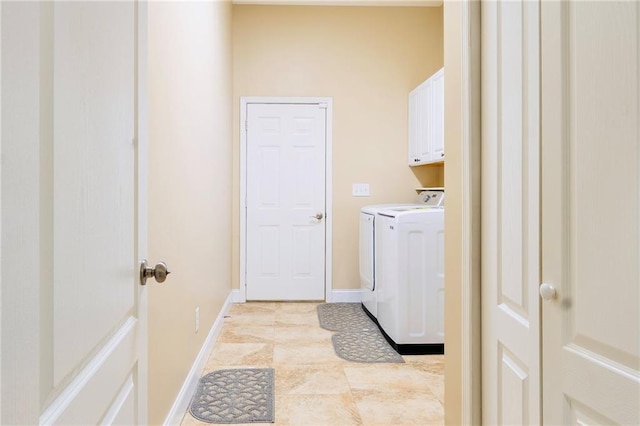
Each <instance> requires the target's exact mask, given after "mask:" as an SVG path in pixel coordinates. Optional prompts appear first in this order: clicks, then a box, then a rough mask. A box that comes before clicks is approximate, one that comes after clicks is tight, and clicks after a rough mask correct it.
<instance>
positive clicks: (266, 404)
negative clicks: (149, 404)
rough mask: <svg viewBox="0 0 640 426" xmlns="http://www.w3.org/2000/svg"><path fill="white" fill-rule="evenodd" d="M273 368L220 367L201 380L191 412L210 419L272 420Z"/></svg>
mask: <svg viewBox="0 0 640 426" xmlns="http://www.w3.org/2000/svg"><path fill="white" fill-rule="evenodd" d="M273 391H274V370H273V368H243V369H231V370H218V371H214V372H213V373H209V374H207V375H205V376H203V377H202V378H201V379H200V382H199V383H198V390H197V391H196V394H195V396H194V397H193V401H191V408H190V411H191V414H192V415H193V417H195V418H196V419H198V420H202V421H203V422H207V423H219V424H234V423H273V422H274V420H275V419H274V398H273Z"/></svg>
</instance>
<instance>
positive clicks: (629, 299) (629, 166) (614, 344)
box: [541, 1, 640, 425]
mask: <svg viewBox="0 0 640 426" xmlns="http://www.w3.org/2000/svg"><path fill="white" fill-rule="evenodd" d="M541 23H542V44H541V46H542V130H543V134H542V140H543V143H542V154H543V159H542V165H543V167H542V266H543V268H542V280H543V281H544V282H545V283H547V284H548V285H550V286H553V287H554V288H555V290H556V292H557V294H556V296H555V298H551V299H550V300H547V301H544V302H542V317H543V322H542V325H543V326H542V331H543V339H542V346H543V350H544V353H543V367H544V368H543V389H542V395H543V421H544V423H545V424H549V425H556V424H625V425H638V424H640V270H639V268H640V143H639V141H640V81H639V80H640V3H639V2H637V1H621V2H604V1H603V2H596V1H566V2H542V20H541Z"/></svg>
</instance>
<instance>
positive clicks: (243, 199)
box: [236, 96, 333, 303]
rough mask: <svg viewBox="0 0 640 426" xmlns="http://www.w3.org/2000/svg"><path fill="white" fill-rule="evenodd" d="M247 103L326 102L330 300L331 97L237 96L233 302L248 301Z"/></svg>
mask: <svg viewBox="0 0 640 426" xmlns="http://www.w3.org/2000/svg"><path fill="white" fill-rule="evenodd" d="M249 104H275V105H277V104H291V105H313V104H318V105H319V104H325V105H326V110H327V113H326V114H327V116H326V122H325V159H324V167H325V262H324V298H325V301H327V302H330V301H331V293H332V290H333V285H332V268H333V185H332V183H333V180H332V138H333V98H329V97H261V96H258V97H253V96H242V97H240V123H238V125H239V126H240V206H239V208H240V283H239V284H240V290H239V296H240V297H239V298H238V299H236V302H239V303H244V302H246V301H247V130H246V126H245V124H244V123H245V122H246V120H247V106H248V105H249Z"/></svg>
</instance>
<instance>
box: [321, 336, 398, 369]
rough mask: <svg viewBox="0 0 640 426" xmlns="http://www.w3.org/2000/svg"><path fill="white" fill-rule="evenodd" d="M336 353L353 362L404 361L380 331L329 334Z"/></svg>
mask: <svg viewBox="0 0 640 426" xmlns="http://www.w3.org/2000/svg"><path fill="white" fill-rule="evenodd" d="M331 341H332V342H333V348H334V349H335V351H336V354H337V355H338V356H339V357H340V358H342V359H346V360H347V361H354V362H398V363H401V362H404V359H402V356H401V355H400V354H399V353H398V352H396V351H395V349H393V348H392V347H391V346H390V345H389V343H387V341H386V339H385V338H384V336H383V335H382V333H380V331H341V332H338V333H336V334H334V335H333V336H331Z"/></svg>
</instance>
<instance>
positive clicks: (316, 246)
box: [245, 103, 327, 300]
mask: <svg viewBox="0 0 640 426" xmlns="http://www.w3.org/2000/svg"><path fill="white" fill-rule="evenodd" d="M326 112H327V109H326V106H324V105H319V104H256V103H248V104H247V111H246V119H247V123H246V129H247V130H246V131H247V135H246V144H247V145H246V156H247V157H246V158H247V160H246V161H247V165H246V173H247V176H246V245H245V247H246V290H247V292H246V294H247V300H324V298H325V229H326V226H325V223H326V218H325V216H326V207H325V206H326V201H325V189H326V188H325V161H326V160H325V155H326V122H327V117H326Z"/></svg>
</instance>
